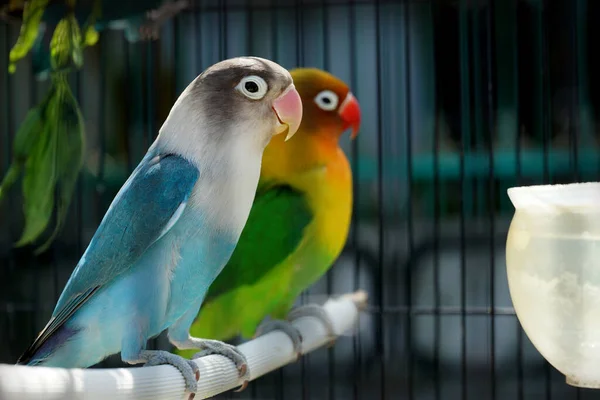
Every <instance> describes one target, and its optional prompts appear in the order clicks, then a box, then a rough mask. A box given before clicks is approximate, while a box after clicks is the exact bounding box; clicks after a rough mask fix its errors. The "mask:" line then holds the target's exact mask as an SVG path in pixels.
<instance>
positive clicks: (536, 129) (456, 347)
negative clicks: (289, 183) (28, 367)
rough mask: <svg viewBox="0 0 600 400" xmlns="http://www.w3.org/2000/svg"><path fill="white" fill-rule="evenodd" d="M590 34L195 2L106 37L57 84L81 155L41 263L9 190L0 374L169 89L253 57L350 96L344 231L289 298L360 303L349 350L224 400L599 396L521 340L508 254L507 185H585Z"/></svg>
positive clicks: (539, 25)
mask: <svg viewBox="0 0 600 400" xmlns="http://www.w3.org/2000/svg"><path fill="white" fill-rule="evenodd" d="M115 7H118V4H116V5H115ZM599 21H600V2H598V1H594V0H589V1H586V0H496V1H492V0H472V1H467V0H460V1H459V0H456V1H450V0H438V1H435V0H431V1H427V0H418V1H417V0H413V1H405V2H402V1H399V0H398V1H380V2H376V1H358V0H357V1H348V0H335V1H334V0H321V1H317V0H311V1H309V0H304V1H296V2H293V1H259V0H237V1H233V0H230V1H225V0H212V1H208V0H205V1H195V2H193V4H192V9H191V10H187V11H184V12H182V13H181V14H180V15H178V16H177V17H176V18H175V19H173V20H172V21H169V22H167V23H166V24H165V26H164V27H163V29H162V30H161V32H160V38H159V39H158V40H157V41H151V42H142V43H135V44H130V43H128V42H127V41H126V40H125V38H124V33H123V31H121V30H117V29H111V30H105V31H102V32H101V33H100V41H99V42H98V43H97V44H96V45H95V46H93V47H90V48H88V49H86V50H85V53H84V54H85V61H84V67H83V69H82V70H81V71H79V72H77V73H72V74H71V76H70V79H71V85H72V86H71V87H72V88H73V90H74V92H75V94H76V97H77V99H78V100H79V102H80V105H81V108H82V112H83V115H84V117H85V121H86V127H85V128H86V140H87V145H86V156H85V165H84V168H83V170H82V172H81V174H80V178H79V181H78V185H77V190H76V193H75V196H74V200H73V203H72V205H71V207H70V210H69V215H68V219H67V224H66V226H65V228H64V230H63V232H62V233H61V235H60V236H59V237H58V238H57V240H56V241H55V242H54V243H53V245H52V247H51V248H50V249H49V250H48V251H47V252H45V253H43V254H41V255H40V256H33V252H32V248H30V247H26V248H20V249H15V248H13V243H14V242H15V241H16V240H17V239H18V238H19V235H20V233H21V231H22V227H23V226H22V224H23V217H22V210H21V208H22V198H21V194H20V193H21V190H20V183H19V184H17V185H16V186H15V187H13V189H12V190H11V193H10V196H9V197H8V198H7V199H6V200H5V201H4V202H3V203H2V204H0V362H5V363H14V362H15V361H16V359H17V357H18V356H19V355H20V353H21V352H22V351H23V350H24V349H25V348H26V346H27V345H28V344H29V342H30V341H31V340H32V339H33V337H34V336H35V335H37V333H38V331H39V330H40V329H41V328H42V327H43V326H44V325H45V323H46V322H47V320H48V318H49V316H50V314H51V313H52V310H53V308H54V304H55V301H56V300H57V298H58V296H59V294H60V292H61V291H62V288H63V286H64V284H65V283H66V280H67V279H68V277H69V276H70V274H71V272H72V269H73V268H74V266H75V264H76V263H77V260H78V259H79V257H80V256H81V254H82V253H83V251H84V250H85V247H86V246H87V243H88V242H89V240H90V238H91V237H92V235H93V233H94V231H95V229H96V227H97V225H98V224H99V222H100V220H101V218H102V216H103V215H104V212H105V211H106V209H107V208H108V206H109V204H110V202H111V201H112V199H113V197H114V195H115V194H116V192H117V191H118V189H119V188H120V186H121V185H122V184H123V183H124V181H125V179H126V178H127V176H128V175H129V173H130V172H131V170H132V169H133V168H134V167H135V166H136V164H137V163H138V162H139V160H140V159H141V157H142V156H143V154H144V153H145V151H146V149H147V147H148V145H149V144H150V143H151V142H152V140H153V139H154V137H155V136H156V134H157V132H158V129H159V127H160V125H161V124H162V122H163V120H164V119H165V117H166V115H167V113H168V111H169V109H170V107H171V106H172V104H173V102H174V101H175V99H176V98H177V96H178V95H179V93H180V92H181V91H182V90H183V88H185V86H186V85H187V84H188V83H189V82H190V81H191V80H192V79H193V78H194V77H196V75H198V74H199V73H200V72H201V71H202V70H204V69H205V68H206V67H208V66H210V65H211V64H213V63H215V62H218V61H220V60H222V59H224V58H229V57H234V56H239V55H256V56H261V57H266V58H269V59H272V60H274V61H276V62H278V63H280V64H282V65H283V66H284V67H286V68H288V69H291V68H294V67H297V66H312V67H318V68H323V69H326V70H328V71H330V72H332V73H333V74H335V75H337V76H338V77H340V78H342V79H344V80H345V81H346V82H348V83H349V84H350V86H351V88H352V90H353V92H354V93H355V95H356V97H357V98H358V100H359V101H360V104H361V107H362V112H363V124H362V127H361V133H360V134H359V136H358V138H357V140H355V141H354V142H351V141H350V140H349V137H348V135H346V136H345V137H344V138H343V139H342V140H343V147H344V149H345V150H346V154H347V155H348V157H349V158H350V160H351V162H352V168H353V172H354V177H355V180H354V182H355V214H354V223H353V227H352V231H351V234H350V237H349V238H348V243H347V247H346V250H345V252H344V254H343V255H342V257H341V258H340V260H339V261H338V262H337V264H336V265H335V266H334V267H333V268H332V270H331V271H330V273H329V274H328V275H327V277H324V278H323V279H322V280H321V281H320V282H319V283H318V284H316V285H315V286H314V287H313V288H311V289H310V291H309V292H308V293H307V294H306V295H305V296H303V299H302V300H303V301H304V302H306V301H320V302H322V301H324V300H325V299H326V297H327V294H328V292H329V293H333V294H341V293H346V292H350V291H353V290H355V289H356V288H363V289H365V290H367V291H368V293H369V295H370V307H369V309H368V310H367V312H365V313H363V314H362V315H361V318H360V324H359V327H358V329H357V332H356V334H355V335H354V336H344V337H342V338H340V339H339V340H338V342H337V343H336V345H335V346H334V347H333V348H332V349H320V350H318V351H316V352H314V353H312V354H311V355H309V356H306V357H304V358H303V359H302V361H300V362H298V363H296V364H294V365H290V366H287V367H285V368H283V369H282V370H279V371H275V372H273V373H271V374H269V375H267V376H265V377H262V378H260V379H258V380H257V381H255V382H253V383H251V385H250V387H249V388H248V389H247V390H246V391H244V392H242V393H239V394H238V393H235V394H225V395H223V396H221V397H222V398H240V399H242V398H243V399H246V398H255V399H286V400H287V399H290V400H292V399H300V398H302V399H374V398H381V399H383V398H386V399H419V400H421V399H423V400H424V399H508V398H511V399H513V398H516V399H551V398H553V399H588V400H589V399H600V391H591V390H578V389H575V388H573V387H570V386H567V385H566V384H565V383H564V377H563V376H562V375H561V374H559V373H558V372H557V371H556V370H555V369H553V368H552V367H550V366H549V365H548V364H547V363H545V361H544V359H543V358H542V357H541V356H540V355H539V353H538V352H537V351H536V350H535V348H534V347H533V346H532V344H531V343H530V341H529V340H528V339H527V337H526V335H525V334H524V333H523V331H522V330H521V328H520V325H519V323H518V320H517V318H516V316H515V315H514V311H513V308H512V304H511V300H510V297H509V292H508V286H507V280H506V272H505V259H504V251H505V240H506V232H507V229H508V225H509V223H510V219H511V217H512V214H513V208H512V205H511V204H510V202H509V200H508V197H507V195H506V189H507V188H509V187H511V186H517V185H530V184H542V183H565V182H575V181H593V180H598V175H599V174H600V157H599V156H600V154H599V149H598V144H597V142H598V133H597V129H596V124H597V121H598V118H597V117H598V110H599V107H600V96H599V95H598V93H600V91H599V90H598V89H600V75H599V74H597V73H596V72H597V71H598V70H599V67H600V59H596V58H595V57H594V53H595V47H596V46H595V45H596V40H597V39H600V23H599ZM18 32H19V25H18V24H17V25H14V24H9V23H7V22H0V173H1V174H4V173H5V172H6V170H7V168H8V165H9V162H10V154H11V143H12V138H13V137H14V133H15V130H16V129H17V127H18V126H19V124H20V123H21V122H22V121H23V118H24V116H25V114H26V112H27V110H28V109H29V107H31V106H32V105H33V104H35V103H37V102H38V101H40V99H41V97H42V96H43V94H44V93H45V91H46V89H47V87H48V82H47V81H45V82H38V81H36V79H35V78H34V76H33V73H32V69H31V62H30V60H29V59H26V60H25V61H23V62H20V63H19V64H18V65H17V72H16V73H15V74H14V75H9V74H8V72H7V68H8V53H9V50H10V48H11V47H12V46H13V44H14V43H15V41H16V38H17V36H18ZM153 346H156V347H164V346H167V342H166V341H165V340H164V338H159V339H158V340H157V341H155V343H153ZM100 366H101V367H108V366H121V364H120V362H119V358H118V357H112V358H111V359H109V360H107V361H105V362H103V363H102V364H101V365H100Z"/></svg>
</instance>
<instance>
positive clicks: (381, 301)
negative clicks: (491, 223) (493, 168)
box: [375, 0, 410, 399]
mask: <svg viewBox="0 0 600 400" xmlns="http://www.w3.org/2000/svg"><path fill="white" fill-rule="evenodd" d="M405 6H406V7H407V8H408V3H405ZM380 13H381V7H380V0H376V1H375V72H376V74H377V77H376V93H377V98H376V101H377V123H376V132H377V212H378V214H377V223H378V233H377V235H378V247H377V254H378V255H377V260H378V263H379V268H378V271H377V275H376V276H377V278H376V282H377V287H378V288H379V290H378V293H377V304H378V306H379V313H378V314H377V323H376V327H375V331H376V334H375V335H376V336H377V339H376V343H377V344H376V348H377V350H376V351H377V357H378V361H379V374H380V375H379V376H380V380H379V390H380V391H381V399H385V397H386V393H385V383H386V382H385V372H386V370H385V368H386V362H385V361H386V360H385V342H384V340H385V338H384V329H385V314H384V312H383V310H384V306H385V297H384V281H383V274H384V264H385V258H384V240H385V227H384V201H383V132H382V127H383V115H382V113H381V107H382V105H383V100H382V95H383V93H382V86H381V75H382V66H381V46H382V43H381V42H382V40H381V23H380V20H381V15H380ZM407 93H410V91H409V90H407ZM409 136H410V133H409Z"/></svg>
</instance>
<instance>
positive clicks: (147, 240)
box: [22, 154, 199, 358]
mask: <svg viewBox="0 0 600 400" xmlns="http://www.w3.org/2000/svg"><path fill="white" fill-rule="evenodd" d="M198 176H199V170H198V168H196V166H194V165H193V164H191V163H190V162H188V161H187V160H185V159H184V158H182V157H179V156H177V155H174V154H164V155H158V156H153V155H152V154H148V155H147V156H146V157H145V158H144V160H142V162H141V163H140V165H139V166H138V167H137V168H136V170H135V171H134V172H133V174H132V175H131V177H130V178H129V179H128V180H127V182H126V183H125V185H123V187H122V188H121V190H120V191H119V193H118V194H117V196H116V197H115V199H114V201H113V203H112V204H111V206H110V207H109V209H108V211H107V212H106V215H105V216H104V219H103V220H102V222H101V223H100V226H99V227H98V230H97V231H96V233H95V235H94V237H93V238H92V240H91V242H90V244H89V246H88V248H87V250H86V251H85V253H84V254H83V256H82V258H81V260H80V261H79V263H78V265H77V267H76V268H75V271H73V274H72V275H71V278H70V279H69V281H68V282H67V285H66V286H65V289H64V291H63V293H62V294H61V296H60V299H59V300H58V303H57V304H56V308H55V309H54V313H53V314H52V318H51V319H50V321H49V322H48V324H47V325H46V327H45V328H44V329H43V330H42V332H41V333H40V334H39V335H38V337H37V338H36V339H35V341H34V342H33V343H32V345H31V346H30V347H29V349H28V350H27V351H26V352H25V353H24V354H23V356H22V358H23V357H26V355H28V354H29V355H33V354H35V351H36V350H37V349H39V347H40V346H41V345H42V344H43V343H44V342H45V341H46V340H47V339H48V338H49V337H50V336H52V334H53V333H54V332H56V330H57V329H58V328H60V327H61V326H62V325H63V324H64V323H65V321H67V320H68V319H69V317H70V316H71V315H73V314H74V313H75V311H77V310H78V309H79V308H80V307H81V306H82V305H83V304H84V303H85V302H86V301H87V300H89V299H90V297H92V296H93V295H94V293H95V292H96V291H97V290H99V289H100V288H102V286H104V285H106V284H107V283H109V282H111V281H112V280H114V279H115V278H116V277H117V276H119V275H120V274H122V273H124V272H126V271H127V270H128V269H129V268H130V267H131V266H132V265H133V264H134V263H135V262H136V261H137V260H138V259H139V258H140V257H141V255H142V254H143V253H144V252H145V251H146V250H147V249H148V248H149V247H150V246H151V245H152V244H153V243H154V242H156V241H157V240H158V239H160V238H161V237H162V235H164V234H165V233H166V232H167V231H168V230H169V229H170V228H171V227H172V226H173V224H174V223H175V222H176V221H177V219H178V218H179V217H180V216H181V213H182V212H183V209H184V208H185V205H186V202H187V199H188V197H189V196H190V193H191V192H192V189H193V187H194V185H195V183H196V181H197V180H198Z"/></svg>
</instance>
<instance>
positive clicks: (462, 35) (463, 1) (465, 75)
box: [459, 0, 470, 399]
mask: <svg viewBox="0 0 600 400" xmlns="http://www.w3.org/2000/svg"><path fill="white" fill-rule="evenodd" d="M459 43H460V45H459V49H460V50H459V51H460V82H461V87H460V115H461V117H462V118H461V124H460V127H461V133H462V137H461V140H462V143H461V147H460V178H459V179H460V191H461V202H460V277H461V278H460V282H461V286H460V287H461V292H460V309H461V327H460V334H461V364H462V377H461V378H462V380H461V384H462V398H463V399H466V398H467V388H468V386H467V385H468V380H467V371H468V364H467V316H466V307H467V290H466V282H467V275H466V273H467V272H466V271H467V264H466V260H467V259H466V255H467V243H466V226H465V224H466V221H465V204H464V202H463V199H464V198H465V197H466V196H467V195H466V179H465V153H467V151H468V149H467V146H468V141H467V140H466V138H467V137H468V132H469V129H470V120H469V111H470V107H469V104H470V97H469V80H468V79H469V71H468V62H467V60H468V46H467V0H460V8H459Z"/></svg>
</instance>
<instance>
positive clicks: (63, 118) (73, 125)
mask: <svg viewBox="0 0 600 400" xmlns="http://www.w3.org/2000/svg"><path fill="white" fill-rule="evenodd" d="M57 85H58V86H59V89H58V90H59V91H60V92H61V101H60V105H61V107H60V110H59V112H60V117H59V118H58V120H57V122H58V125H57V126H56V128H55V129H56V130H57V132H58V146H57V158H56V160H57V182H56V184H57V189H58V199H57V215H56V226H55V227H54V231H53V232H52V234H51V235H50V237H49V238H48V239H47V240H46V242H45V243H44V244H43V245H42V246H40V247H39V248H38V249H37V250H36V254H39V253H42V252H44V251H45V250H46V249H47V248H48V247H49V246H50V244H51V243H52V241H53V240H54V239H55V237H56V235H57V234H58V233H59V232H60V230H61V229H62V227H63V225H64V222H65V218H66V216H67V211H68V209H69V206H70V203H71V199H72V196H73V191H74V190H75V184H76V183H77V178H78V176H79V171H80V170H81V167H82V165H83V152H84V147H85V144H84V128H83V127H84V122H83V117H82V115H81V112H80V110H79V105H78V104H77V100H75V97H74V96H73V93H72V92H71V89H70V88H69V86H68V84H67V83H66V81H62V82H57Z"/></svg>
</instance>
